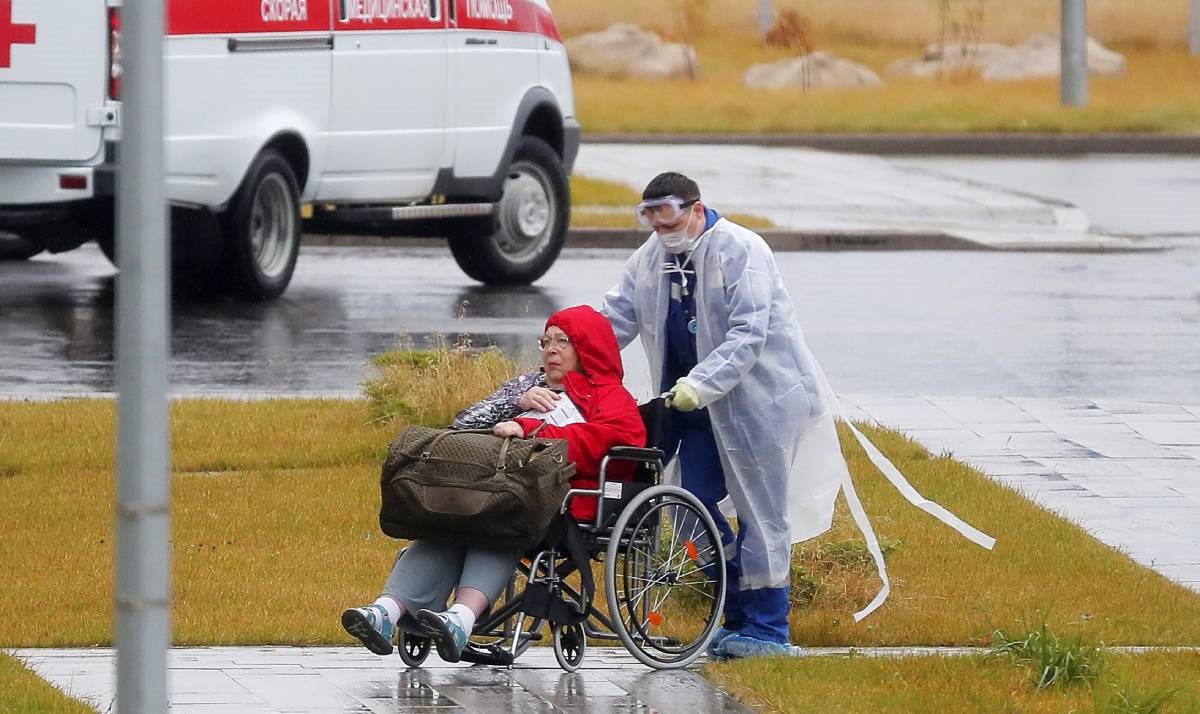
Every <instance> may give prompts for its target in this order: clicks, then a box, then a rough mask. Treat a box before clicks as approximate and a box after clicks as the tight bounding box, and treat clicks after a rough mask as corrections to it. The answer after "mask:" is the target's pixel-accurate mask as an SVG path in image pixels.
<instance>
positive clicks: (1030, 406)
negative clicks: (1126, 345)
mask: <svg viewBox="0 0 1200 714" xmlns="http://www.w3.org/2000/svg"><path fill="white" fill-rule="evenodd" d="M841 398H842V403H843V406H845V407H846V408H847V409H848V410H849V411H850V412H851V414H850V415H851V418H868V419H874V420H875V421H878V422H880V423H881V424H885V425H887V426H891V427H895V428H897V429H900V430H901V431H903V432H905V433H906V434H908V435H909V436H911V437H913V438H914V439H916V440H917V441H919V442H920V443H921V444H922V445H924V446H925V447H926V448H928V449H929V450H931V451H932V452H934V453H942V452H949V453H951V454H952V455H953V456H954V457H955V458H957V459H960V460H962V461H966V462H967V463H970V464H971V465H973V466H976V467H978V468H980V469H981V470H983V471H984V472H986V473H988V474H990V475H991V476H992V477H994V478H995V479H996V480H998V481H1000V482H1002V483H1006V484H1009V485H1011V486H1013V487H1015V488H1017V489H1019V490H1020V491H1021V492H1023V493H1024V494H1026V495H1027V496H1029V497H1030V498H1032V499H1033V500H1035V501H1037V502H1038V503H1040V504H1041V505H1043V506H1045V507H1047V508H1050V509H1053V510H1054V511H1056V512H1058V513H1060V514H1061V515H1062V516H1064V517H1066V518H1068V519H1069V520H1072V521H1074V522H1076V523H1079V524H1080V525H1082V526H1083V527H1084V528H1086V529H1087V530H1088V532H1090V533H1091V534H1092V535H1093V536H1095V537H1096V538H1098V539H1099V540H1101V541H1103V542H1105V543H1107V544H1109V545H1111V546H1113V547H1116V548H1118V549H1120V550H1122V551H1124V552H1125V553H1127V554H1128V555H1129V556H1130V557H1131V558H1133V559H1134V560H1135V561H1137V562H1138V563H1141V564H1143V565H1146V566H1148V567H1151V568H1154V569H1155V570H1157V571H1158V572H1160V573H1162V574H1163V575H1165V576H1167V577H1168V578H1171V579H1172V580H1174V581H1176V582H1179V583H1182V584H1184V585H1186V586H1188V587H1190V588H1192V589H1193V590H1196V591H1198V592H1200V406H1198V405H1176V404H1158V403H1144V402H1131V401H1118V400H1105V399H1097V400H1094V401H1093V400H1088V399H1045V398H1034V397H929V396H921V397H878V396H864V395H841ZM968 520H969V519H968Z"/></svg>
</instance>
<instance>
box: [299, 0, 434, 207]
mask: <svg viewBox="0 0 1200 714" xmlns="http://www.w3.org/2000/svg"><path fill="white" fill-rule="evenodd" d="M443 10H444V6H443V4H442V0H396V1H394V2H383V3H381V2H367V1H366V0H334V19H333V21H334V47H333V94H332V109H331V112H330V113H331V118H330V126H331V136H330V153H329V162H328V164H327V166H326V169H325V172H324V175H323V176H322V177H321V185H320V188H319V190H318V193H317V199H318V200H321V199H322V198H326V197H328V198H330V199H336V200H342V201H351V202H353V201H358V202H388V201H411V200H418V199H423V198H424V197H426V196H428V195H429V191H430V190H431V189H432V187H433V183H434V179H435V176H436V174H437V169H438V168H439V167H440V166H442V161H443V158H444V147H445V142H446V97H447V94H448V85H449V69H448V65H447V61H446V60H447V47H446V43H447V30H446V16H445V12H444V11H443Z"/></svg>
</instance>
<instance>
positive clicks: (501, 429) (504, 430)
mask: <svg viewBox="0 0 1200 714" xmlns="http://www.w3.org/2000/svg"><path fill="white" fill-rule="evenodd" d="M527 393H528V392H527ZM492 433H493V434H495V435H496V436H505V437H507V436H515V437H517V438H521V437H524V436H525V430H524V429H522V428H521V425H520V424H518V423H516V422H515V421H502V422H500V423H499V424H497V425H496V426H493V427H492Z"/></svg>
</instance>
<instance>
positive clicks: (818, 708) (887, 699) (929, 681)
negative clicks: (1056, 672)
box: [703, 652, 1200, 714]
mask: <svg viewBox="0 0 1200 714" xmlns="http://www.w3.org/2000/svg"><path fill="white" fill-rule="evenodd" d="M703 671H704V674H705V676H706V677H708V678H709V679H710V680H712V681H713V682H714V683H715V684H717V685H718V686H720V687H722V688H724V689H726V690H727V691H730V692H732V693H733V694H735V695H736V696H737V697H738V698H739V699H741V700H742V701H744V702H746V703H748V704H750V705H751V706H753V707H754V708H755V709H757V710H759V711H765V712H835V711H836V712H839V713H845V714H858V713H862V714H874V712H920V711H930V712H1029V713H1031V714H1033V713H1042V712H1045V713H1046V714H1050V713H1053V714H1061V713H1062V712H1152V711H1153V712H1195V711H1197V710H1198V706H1200V655H1197V654H1195V653H1191V652H1174V653H1150V654H1140V655H1124V654H1110V655H1109V656H1108V657H1107V660H1106V666H1105V669H1104V672H1103V673H1102V674H1101V675H1100V676H1099V677H1098V678H1097V679H1096V680H1094V682H1093V684H1092V686H1090V687H1086V686H1081V687H1054V688H1050V689H1041V690H1039V689H1038V688H1037V687H1036V686H1034V684H1033V683H1032V682H1031V680H1030V679H1029V677H1028V673H1027V672H1026V671H1024V670H1023V669H1022V668H1020V667H1016V666H1014V665H1013V664H1011V663H1010V662H1008V661H1006V660H1005V659H1002V658H995V657H986V656H975V657H905V658H896V659H891V658H873V657H863V656H850V657H848V658H846V657H808V658H792V659H784V658H774V659H770V660H759V661H738V662H730V663H724V664H707V665H705V666H704V669H703Z"/></svg>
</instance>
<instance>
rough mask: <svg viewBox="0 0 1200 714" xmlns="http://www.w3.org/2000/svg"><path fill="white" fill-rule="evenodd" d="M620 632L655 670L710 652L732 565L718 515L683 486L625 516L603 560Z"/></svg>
mask: <svg viewBox="0 0 1200 714" xmlns="http://www.w3.org/2000/svg"><path fill="white" fill-rule="evenodd" d="M604 590H605V596H606V597H607V600H608V612H609V615H610V617H611V618H612V621H613V629H614V630H615V631H616V633H617V636H618V637H619V638H620V640H621V643H622V644H624V645H625V649H627V650H629V653H630V654H631V655H633V656H634V657H635V658H637V659H638V661H640V662H642V663H643V664H645V665H648V666H650V667H653V668H655V669H672V668H676V667H684V666H687V665H688V664H690V663H691V662H692V661H693V660H695V659H696V658H697V657H699V656H700V654H701V653H702V652H704V648H705V647H706V646H707V645H708V643H709V640H711V639H712V636H713V633H714V632H716V628H717V623H718V621H719V620H720V618H721V611H722V609H723V607H724V604H725V559H724V556H723V553H722V548H721V536H720V533H719V531H717V526H716V524H715V523H714V522H713V519H712V516H710V515H709V513H708V511H707V510H706V509H705V508H704V506H703V505H701V504H700V501H699V500H698V499H697V498H696V497H695V496H693V495H692V494H691V493H688V492H687V491H685V490H683V489H681V488H679V487H677V486H654V487H652V488H649V489H646V490H645V491H642V492H641V493H639V494H638V495H637V496H635V497H634V499H633V500H632V501H630V502H629V504H628V505H627V506H625V508H624V509H622V511H621V514H620V516H618V517H617V522H616V524H615V525H614V526H613V532H612V537H611V538H610V539H609V544H608V552H607V553H606V557H605V560H604Z"/></svg>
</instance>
